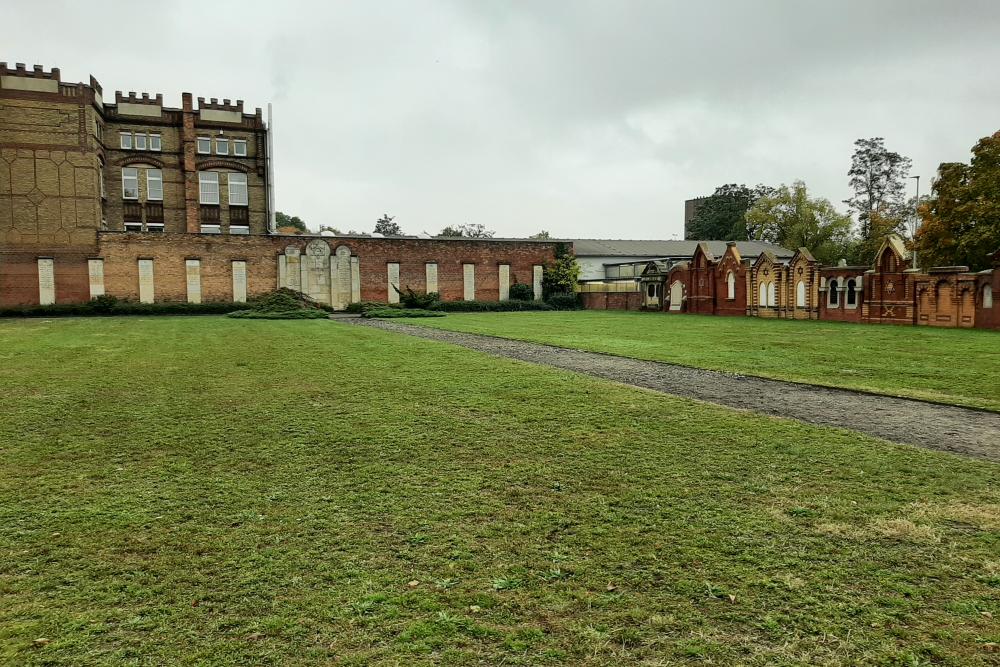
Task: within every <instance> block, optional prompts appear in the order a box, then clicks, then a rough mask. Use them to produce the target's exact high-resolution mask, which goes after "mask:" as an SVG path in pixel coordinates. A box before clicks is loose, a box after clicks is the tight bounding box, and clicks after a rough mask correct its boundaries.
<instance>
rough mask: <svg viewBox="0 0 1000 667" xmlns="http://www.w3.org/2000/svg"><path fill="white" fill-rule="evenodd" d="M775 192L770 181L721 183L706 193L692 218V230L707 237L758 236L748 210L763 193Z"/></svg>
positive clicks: (742, 238)
mask: <svg viewBox="0 0 1000 667" xmlns="http://www.w3.org/2000/svg"><path fill="white" fill-rule="evenodd" d="M773 193H774V188H771V187H768V186H766V185H757V186H755V187H752V188H751V187H748V186H746V185H736V184H735V183H729V184H727V185H720V186H719V187H717V188H716V189H715V192H714V193H713V194H712V195H710V196H708V197H706V198H705V200H704V201H703V202H701V204H699V205H698V210H697V212H696V213H695V215H694V218H693V219H692V220H691V224H690V226H689V227H688V232H689V234H690V236H691V238H693V239H701V240H706V241H711V240H717V241H746V240H748V239H751V238H754V230H752V229H749V228H748V226H747V221H746V212H747V211H748V210H750V207H751V206H753V205H754V202H756V201H757V200H758V199H760V198H761V197H766V196H768V195H770V194H773Z"/></svg>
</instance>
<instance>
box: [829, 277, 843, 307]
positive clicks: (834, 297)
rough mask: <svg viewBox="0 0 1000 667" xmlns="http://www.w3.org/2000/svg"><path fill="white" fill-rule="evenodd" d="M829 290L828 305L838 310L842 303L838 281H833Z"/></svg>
mask: <svg viewBox="0 0 1000 667" xmlns="http://www.w3.org/2000/svg"><path fill="white" fill-rule="evenodd" d="M827 289H828V290H829V291H830V297H829V298H828V299H827V303H829V304H830V307H831V308H836V307H837V306H838V305H839V303H840V292H839V291H838V285H837V281H836V280H831V281H830V286H829V287H828V288H827Z"/></svg>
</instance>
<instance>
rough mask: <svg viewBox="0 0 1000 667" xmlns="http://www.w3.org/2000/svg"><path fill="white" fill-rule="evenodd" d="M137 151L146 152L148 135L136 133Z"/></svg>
mask: <svg viewBox="0 0 1000 667" xmlns="http://www.w3.org/2000/svg"><path fill="white" fill-rule="evenodd" d="M135 149H136V150H137V151H144V150H146V135H145V134H140V133H138V132H136V133H135Z"/></svg>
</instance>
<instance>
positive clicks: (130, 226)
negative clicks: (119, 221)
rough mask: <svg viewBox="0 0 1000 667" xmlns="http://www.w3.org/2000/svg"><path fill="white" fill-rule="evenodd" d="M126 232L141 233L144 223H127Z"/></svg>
mask: <svg viewBox="0 0 1000 667" xmlns="http://www.w3.org/2000/svg"><path fill="white" fill-rule="evenodd" d="M125 231H126V232H141V231H142V223H141V222H126V223H125Z"/></svg>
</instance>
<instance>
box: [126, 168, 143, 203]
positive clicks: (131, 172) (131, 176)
mask: <svg viewBox="0 0 1000 667" xmlns="http://www.w3.org/2000/svg"><path fill="white" fill-rule="evenodd" d="M127 181H133V182H135V195H134V196H132V197H129V195H128V186H127V185H126V182H127ZM122 199H125V200H128V201H139V169H138V168H136V167H122Z"/></svg>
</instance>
